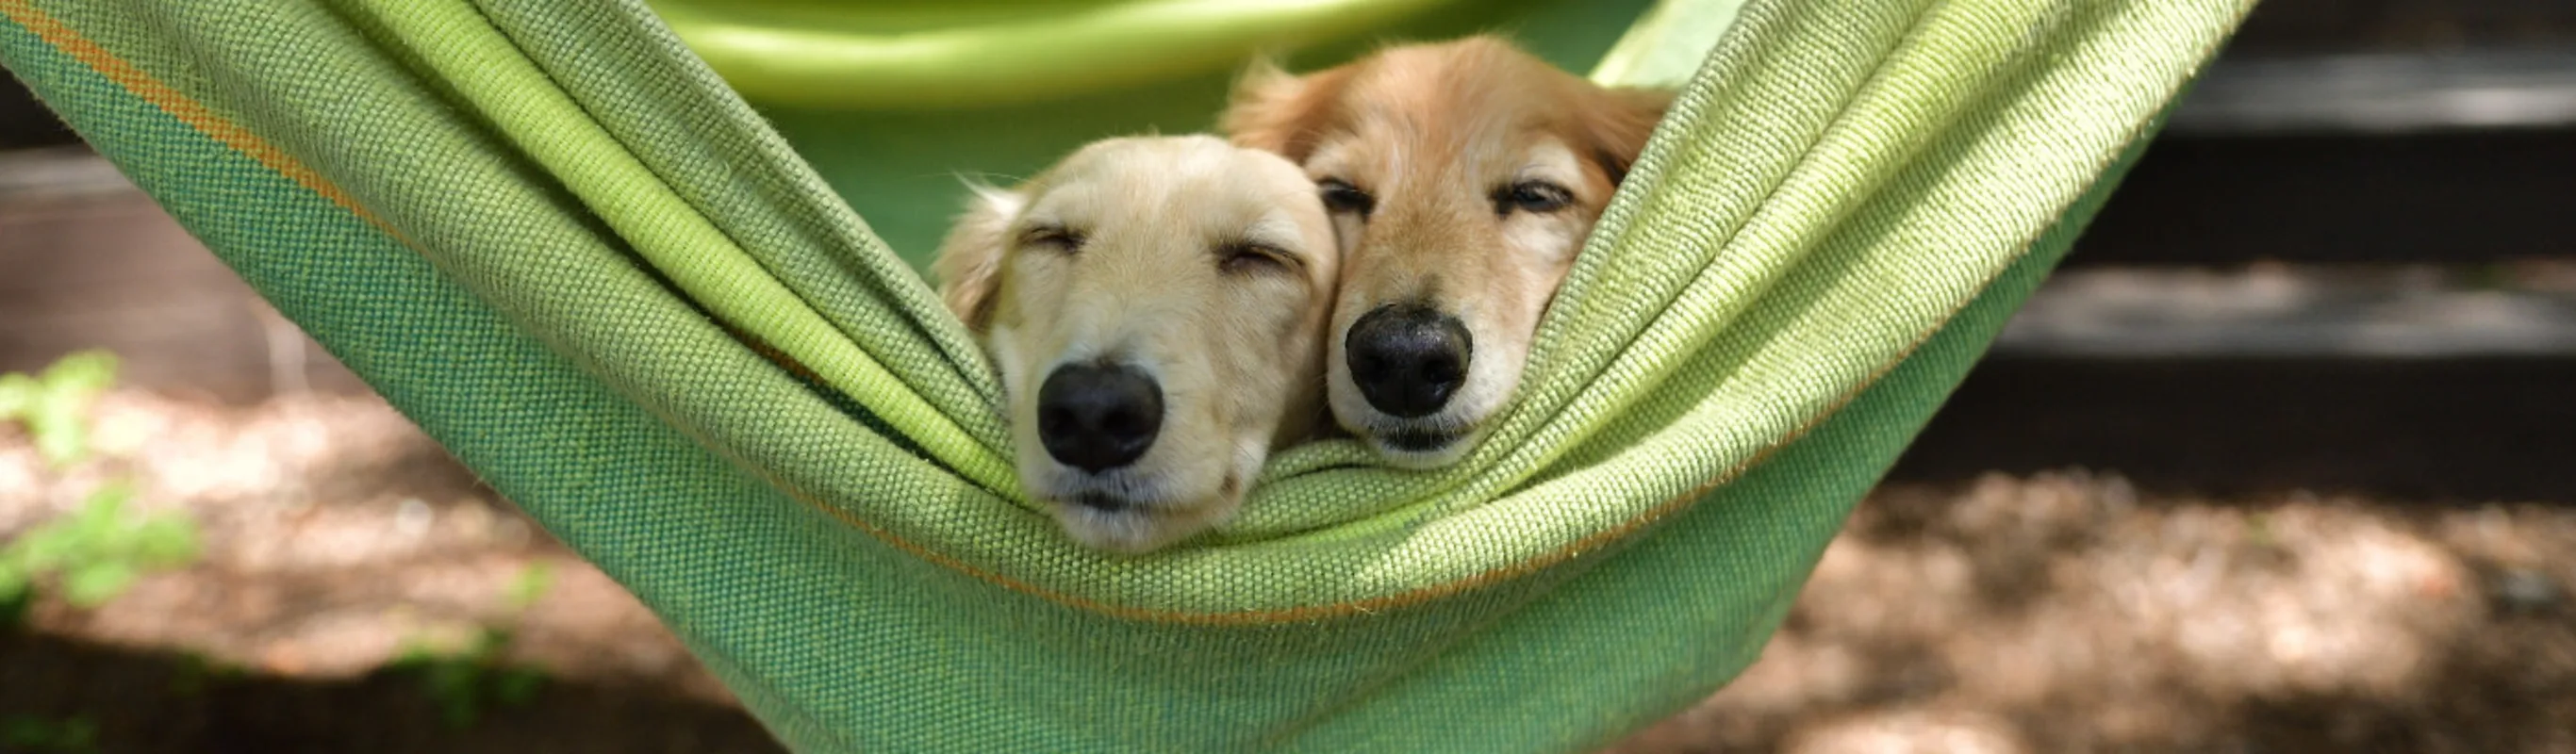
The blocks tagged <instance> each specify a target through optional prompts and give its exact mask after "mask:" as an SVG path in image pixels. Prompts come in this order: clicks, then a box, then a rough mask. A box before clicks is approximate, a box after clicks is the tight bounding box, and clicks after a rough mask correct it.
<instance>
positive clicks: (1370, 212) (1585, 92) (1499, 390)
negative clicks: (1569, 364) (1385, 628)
mask: <svg viewBox="0 0 2576 754" xmlns="http://www.w3.org/2000/svg"><path fill="white" fill-rule="evenodd" d="M1669 101H1670V95H1669V94H1667V93H1663V92H1652V91H1642V90H1618V89H1604V88H1601V87H1598V86H1594V85H1593V84H1592V83H1590V82H1588V81H1585V80H1583V79H1581V78H1578V77H1575V76H1573V75H1570V74H1567V73H1565V72H1563V71H1560V70H1557V69H1556V68H1554V67H1552V66H1550V65H1548V64H1547V63H1546V62H1545V61H1542V60H1539V59H1537V58H1535V57H1532V56H1530V55H1528V54H1527V53H1523V52H1521V51H1519V50H1517V49H1514V48H1513V47H1512V46H1511V45H1509V44H1508V43H1505V42H1503V41H1501V40H1499V39H1495V38H1492V37H1473V38H1469V39H1465V40H1460V41H1456V42H1449V43H1444V44H1431V45H1413V46H1403V47H1393V48H1389V49H1386V50H1383V51H1380V52H1378V53H1376V54H1374V55H1371V56H1369V57H1367V58H1364V59H1362V60H1359V61H1357V62H1354V63H1351V64H1349V65H1345V66H1341V67H1338V68H1332V69H1328V70H1324V71H1320V72H1316V73H1312V74H1308V75H1305V76H1293V75H1289V74H1286V73H1283V72H1280V71H1279V70H1277V69H1275V68H1271V67H1268V66H1259V67H1256V68H1255V69H1254V70H1253V71H1252V72H1251V73H1249V74H1248V75H1246V76H1245V77H1244V79H1243V81H1242V83H1241V84H1240V85H1239V86H1238V87H1237V89H1236V92H1235V101H1234V104H1233V106H1232V107H1231V108H1229V109H1228V111H1227V112H1226V114H1225V117H1224V123H1223V127H1224V130H1225V131H1226V132H1228V133H1229V134H1231V135H1232V137H1233V140H1234V142H1235V143H1236V144H1240V145H1244V146H1249V147H1255V148H1260V149H1266V150H1270V151H1273V152H1277V153H1279V154H1282V155H1285V156H1286V157H1288V159H1290V160H1293V161H1295V162H1297V163H1298V164H1299V165H1301V166H1303V167H1304V168H1305V170H1306V175H1307V176H1308V177H1310V178H1312V179H1314V181H1315V182H1316V184H1317V186H1318V187H1319V189H1320V192H1321V194H1322V197H1323V200H1324V203H1325V206H1326V207H1327V209H1329V210H1330V211H1331V213H1332V217H1333V223H1334V228H1335V231H1336V233H1337V235H1338V236H1339V243H1340V244H1341V247H1342V250H1343V253H1344V254H1345V255H1346V259H1345V260H1344V265H1343V270H1342V285H1341V293H1340V296H1339V301H1337V302H1336V304H1335V307H1334V314H1333V324H1332V330H1331V331H1330V335H1329V336H1328V340H1329V344H1330V347H1329V351H1330V354H1329V362H1330V363H1329V368H1328V374H1329V378H1330V385H1331V388H1330V402H1331V406H1332V412H1333V416H1334V417H1335V418H1336V419H1337V420H1339V422H1340V423H1341V425H1342V426H1343V427H1344V428H1346V429H1349V430H1350V431H1351V432H1352V433H1354V434H1357V435H1359V436H1360V437H1362V438H1363V439H1365V440H1366V441H1367V442H1368V443H1369V444H1370V445H1371V446H1372V447H1374V448H1376V449H1377V450H1378V452H1379V453H1380V454H1381V455H1383V456H1384V457H1386V458H1387V459H1388V460H1389V461H1390V462H1393V463H1396V464H1399V465H1404V466H1413V467H1427V466H1437V465H1442V464H1446V463H1449V462H1451V461H1454V460H1456V459H1457V458H1458V457H1459V456H1461V455H1464V454H1465V453H1466V451H1467V450H1468V449H1469V448H1471V447H1472V446H1473V445H1474V441H1475V440H1477V439H1478V438H1480V437H1482V434H1483V432H1484V431H1485V430H1486V429H1487V422H1488V421H1489V420H1491V419H1492V418H1494V417H1495V416H1496V415H1497V414H1499V413H1500V412H1501V410H1502V408H1503V407H1504V406H1505V405H1506V403H1507V402H1508V401H1509V400H1510V398H1511V395H1512V392H1513V390H1514V389H1515V387H1516V386H1517V385H1518V384H1519V382H1520V376H1521V368H1522V365H1523V362H1524V360H1525V359H1527V358H1528V355H1529V347H1530V339H1531V338H1532V336H1534V335H1535V334H1536V332H1537V329H1538V320H1539V315H1540V314H1541V313H1542V312H1544V311H1545V310H1546V308H1547V305H1548V302H1549V301H1550V300H1551V299H1552V298H1554V296H1555V295H1556V289H1557V286H1558V284H1560V283H1562V282H1563V281H1564V279H1565V273H1566V270H1567V269H1569V268H1570V267H1571V265H1572V264H1573V260H1574V255H1575V252H1576V251H1577V250H1578V249H1580V248H1581V246H1582V244H1583V240H1584V237H1585V236H1586V235H1587V234H1589V233H1590V232H1591V229H1592V224H1593V222H1594V221H1595V220H1596V219H1598V218H1599V217H1600V216H1601V210H1602V208H1603V207H1604V206H1605V205H1607V204H1608V203H1609V201H1610V195H1611V192H1612V191H1613V190H1615V189H1616V188H1617V187H1618V184H1619V181H1620V179H1621V178H1623V177H1624V176H1625V174H1626V172H1627V169H1628V165H1629V163H1631V162H1633V161H1635V159H1636V157H1637V153H1638V152H1639V151H1642V150H1643V149H1644V148H1645V142H1646V138H1647V136H1648V135H1649V134H1650V133H1651V132H1652V131H1653V130H1654V125H1655V122H1656V121H1657V120H1658V119H1659V118H1661V117H1662V115H1663V111H1664V108H1665V106H1666V104H1667V103H1668V102H1669Z"/></svg>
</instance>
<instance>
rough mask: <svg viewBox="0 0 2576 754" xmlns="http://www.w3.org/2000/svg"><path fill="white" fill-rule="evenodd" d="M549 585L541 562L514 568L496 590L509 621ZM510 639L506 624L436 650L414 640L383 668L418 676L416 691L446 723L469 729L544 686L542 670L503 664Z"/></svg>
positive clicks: (549, 574) (532, 697) (550, 575)
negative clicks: (503, 586)
mask: <svg viewBox="0 0 2576 754" xmlns="http://www.w3.org/2000/svg"><path fill="white" fill-rule="evenodd" d="M553 585H554V570H553V569H552V568H549V567H547V566H546V564H544V563H538V564H535V565H531V566H528V567H527V568H526V569H525V570H522V571H520V572H519V575H518V576H517V577H515V578H513V579H511V580H510V586H509V587H508V588H507V589H505V590H504V591H503V592H502V599H503V600H505V602H506V604H507V605H508V608H509V612H510V620H511V622H516V620H517V618H518V614H519V613H522V612H525V611H526V610H527V609H528V607H529V606H530V605H534V604H536V602H537V600H538V599H540V598H543V597H544V596H545V593H546V590H548V589H551V588H553ZM511 638H512V631H511V629H510V628H507V627H501V626H483V627H480V628H478V629H476V630H475V632H474V636H473V638H471V639H469V640H467V641H466V642H465V646H463V647H461V648H457V649H452V650H447V651H440V650H439V649H436V648H433V647H431V646H429V645H428V644H427V643H425V642H421V641H417V640H415V641H413V642H411V643H410V645H409V646H408V647H406V648H404V650H403V652H402V654H401V656H399V657H396V658H395V659H394V661H393V664H391V665H390V666H388V668H389V669H390V670H393V671H394V672H397V673H406V674H411V675H415V676H417V677H419V679H420V684H421V691H422V692H423V693H426V694H428V695H429V698H430V700H431V701H432V702H434V703H436V704H437V705H438V709H439V714H440V716H441V717H443V718H445V719H446V721H447V724H448V725H449V726H451V727H456V728H465V727H471V726H472V725H474V723H475V722H476V721H478V720H481V719H482V717H483V713H484V712H486V711H489V710H491V709H493V708H496V707H524V706H527V704H528V703H529V702H533V701H535V700H536V698H537V692H538V691H539V690H540V689H542V688H544V686H545V682H546V674H545V671H542V670H537V669H535V668H524V667H510V666H509V665H507V664H506V663H505V662H504V656H505V655H506V654H508V651H509V648H510V640H511Z"/></svg>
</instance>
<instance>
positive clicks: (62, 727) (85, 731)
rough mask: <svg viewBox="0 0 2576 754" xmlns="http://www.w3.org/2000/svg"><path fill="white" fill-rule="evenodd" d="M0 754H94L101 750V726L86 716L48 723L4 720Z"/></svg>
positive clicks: (1, 721) (17, 718)
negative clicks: (15, 753) (19, 753)
mask: <svg viewBox="0 0 2576 754" xmlns="http://www.w3.org/2000/svg"><path fill="white" fill-rule="evenodd" d="M0 751H25V752H49V753H50V754H93V753H94V752H97V751H98V723H96V722H92V721H90V720H89V719H88V718H84V717H74V718H69V719H64V720H47V719H45V718H41V717H28V716H25V715H12V716H9V717H6V718H0Z"/></svg>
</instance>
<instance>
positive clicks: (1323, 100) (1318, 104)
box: [1217, 57, 1351, 162]
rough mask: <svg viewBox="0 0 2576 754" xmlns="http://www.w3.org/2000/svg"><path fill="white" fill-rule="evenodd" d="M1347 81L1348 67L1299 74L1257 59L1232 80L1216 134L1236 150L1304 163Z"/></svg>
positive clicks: (1266, 60)
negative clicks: (1267, 153) (1237, 148)
mask: <svg viewBox="0 0 2576 754" xmlns="http://www.w3.org/2000/svg"><path fill="white" fill-rule="evenodd" d="M1350 78H1351V69H1350V67H1348V66H1344V67H1340V68H1333V69H1330V70H1325V71H1321V72H1318V73H1313V74H1309V75H1305V76H1298V75H1295V74H1291V73H1289V72H1287V71H1286V70H1283V69H1281V68H1280V67H1279V64H1278V63H1277V62H1275V61H1272V60H1271V59H1270V58H1268V57H1262V58H1256V59H1254V60H1253V61H1252V65H1251V66H1249V67H1247V68H1245V69H1244V71H1243V75H1242V76H1241V77H1238V78H1236V79H1235V82H1234V95H1233V98H1232V101H1231V102H1229V103H1228V104H1227V105H1226V109H1225V115H1224V116H1222V117H1220V118H1218V120H1217V130H1219V131H1223V132H1225V134H1226V136H1227V137H1228V138H1229V139H1230V140H1232V141H1233V142H1234V145H1235V146H1239V147H1250V148H1252V149H1259V150H1263V151H1268V152H1273V153H1276V154H1280V155H1283V156H1286V157H1287V158H1288V160H1289V161H1290V162H1305V161H1306V158H1307V157H1308V156H1310V153H1311V152H1313V151H1314V149H1315V141H1316V140H1317V139H1318V138H1319V137H1321V136H1322V135H1323V134H1322V131H1323V129H1324V126H1326V125H1327V124H1329V123H1330V122H1331V119H1332V117H1333V114H1334V113H1333V107H1332V105H1333V103H1334V102H1335V101H1337V100H1338V99H1339V98H1340V97H1341V91H1342V88H1343V86H1344V85H1346V84H1347V83H1348V82H1349V81H1350Z"/></svg>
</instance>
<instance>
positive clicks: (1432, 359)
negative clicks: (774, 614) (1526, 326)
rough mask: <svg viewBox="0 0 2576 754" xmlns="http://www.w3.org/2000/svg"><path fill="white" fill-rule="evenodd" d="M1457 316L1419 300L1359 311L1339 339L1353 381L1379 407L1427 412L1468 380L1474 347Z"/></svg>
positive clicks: (1409, 413)
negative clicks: (1422, 303) (1355, 319)
mask: <svg viewBox="0 0 2576 754" xmlns="http://www.w3.org/2000/svg"><path fill="white" fill-rule="evenodd" d="M1474 350H1475V349H1474V343H1473V342H1471V341H1470V340H1469V339H1468V337H1467V327H1466V326H1465V325H1462V324H1459V323H1458V318H1457V317H1452V316H1449V315H1447V314H1442V313H1440V310H1437V309H1433V308H1431V307H1428V306H1423V305H1421V304H1389V305H1386V306H1381V307H1378V308H1377V309H1375V310H1373V311H1370V312H1369V313H1367V314H1363V315H1360V319H1359V321H1358V322H1353V323H1351V332H1350V334H1349V335H1347V336H1344V337H1343V339H1342V356H1343V360H1344V362H1345V363H1346V364H1348V365H1349V366H1350V369H1351V382H1352V383H1353V384H1356V385H1358V386H1359V389H1360V396H1361V397H1363V398H1367V399H1368V402H1369V405H1371V406H1376V407H1377V410H1379V411H1384V412H1387V413H1389V414H1393V415H1395V416H1400V417H1404V418H1407V419H1413V418H1419V417H1424V416H1430V415H1431V414H1433V413H1435V412H1438V411H1439V410H1440V407H1441V406H1444V405H1448V403H1449V396H1450V395H1452V394H1455V393H1457V392H1458V386H1460V385H1464V384H1466V383H1467V360H1468V358H1469V357H1470V356H1471V355H1473V353H1474Z"/></svg>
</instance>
